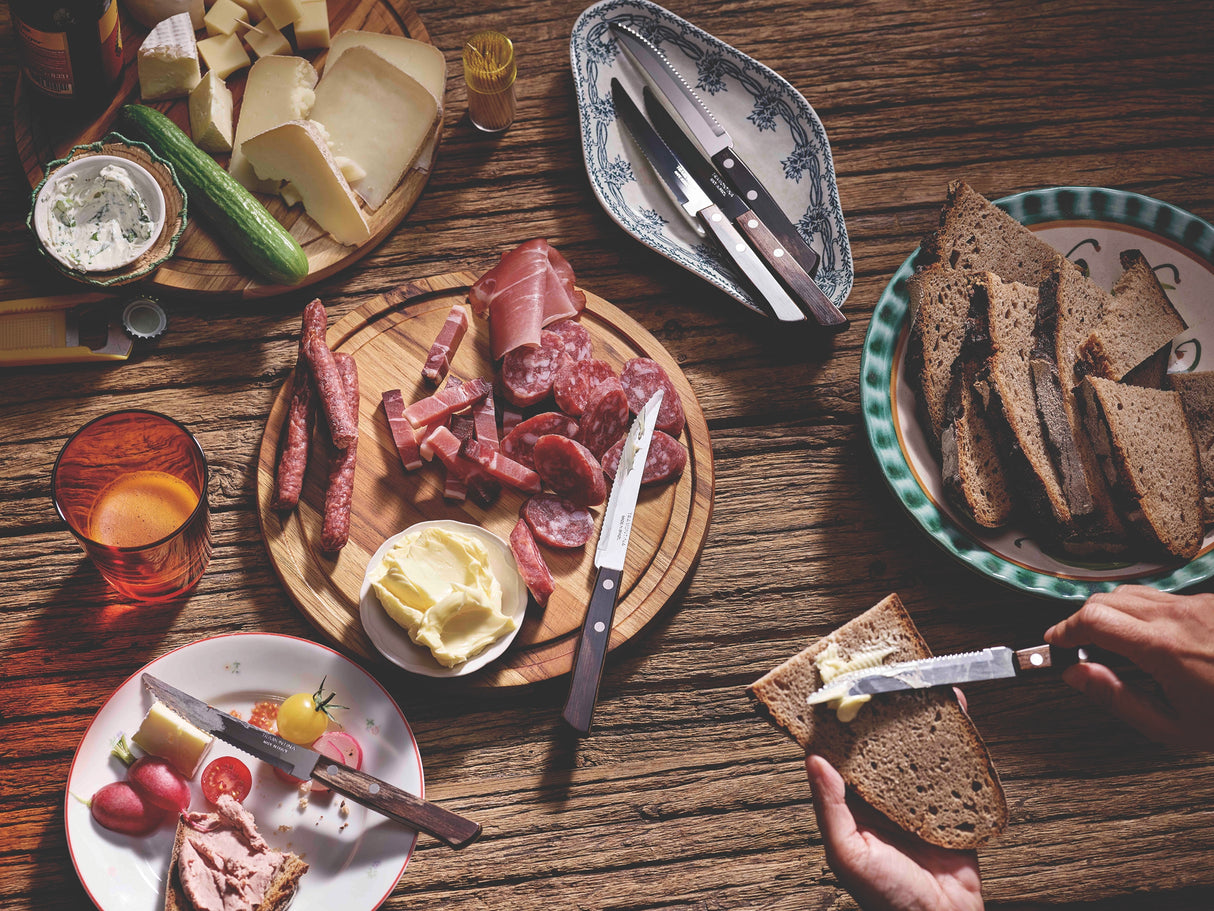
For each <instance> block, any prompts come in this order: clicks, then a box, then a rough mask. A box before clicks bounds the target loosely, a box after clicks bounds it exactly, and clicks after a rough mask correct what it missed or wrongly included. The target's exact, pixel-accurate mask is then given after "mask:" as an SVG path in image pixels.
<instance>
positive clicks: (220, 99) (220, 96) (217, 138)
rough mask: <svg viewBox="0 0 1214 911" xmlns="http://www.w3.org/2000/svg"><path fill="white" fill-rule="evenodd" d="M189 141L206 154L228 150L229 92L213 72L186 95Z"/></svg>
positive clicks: (230, 104)
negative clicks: (188, 110)
mask: <svg viewBox="0 0 1214 911" xmlns="http://www.w3.org/2000/svg"><path fill="white" fill-rule="evenodd" d="M190 138H191V139H193V140H194V144H195V145H196V146H198V148H200V149H204V150H205V151H207V152H230V151H232V90H231V89H229V88H228V87H227V85H226V84H225V83H224V81H223V80H222V79H220V78H219V74H218V73H216V72H215V71H214V70H211V71H210V72H208V73H207V74H206V75H205V76H203V77H202V82H200V83H198V85H197V86H196V87H195V89H194V91H192V92H190Z"/></svg>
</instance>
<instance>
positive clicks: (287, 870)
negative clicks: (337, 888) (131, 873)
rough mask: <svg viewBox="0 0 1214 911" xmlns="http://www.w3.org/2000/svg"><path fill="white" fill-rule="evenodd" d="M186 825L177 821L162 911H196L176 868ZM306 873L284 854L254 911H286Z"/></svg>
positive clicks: (300, 864) (298, 861) (296, 858)
mask: <svg viewBox="0 0 1214 911" xmlns="http://www.w3.org/2000/svg"><path fill="white" fill-rule="evenodd" d="M185 833H186V824H185V821H184V819H183V818H182V817H181V816H178V817H177V835H176V837H175V838H174V839H173V855H172V857H170V858H169V869H168V875H167V876H166V877H165V887H164V911H195V907H194V903H193V902H192V901H190V899H189V897H188V896H187V895H186V894H185V890H184V889H183V888H182V886H181V871H180V870H179V869H178V866H177V858H178V855H179V854H180V853H181V845H182V842H183V841H185ZM307 872H308V865H307V863H305V862H304V861H303V859H302V858H300V857H299V856H298V855H296V854H290V853H288V852H285V851H284V852H283V864H282V867H281V868H279V870H278V874H277V875H276V876H275V877H274V879H273V881H272V882H271V883H270V886H269V888H268V889H266V894H265V897H264V898H263V899H262V902H261V904H260V905H258V906H257V911H285V909H286V908H287V907H288V906H289V905H290V904H291V901H292V900H293V899H294V898H295V893H296V891H297V890H298V889H299V878H300V877H301V876H303V875H304V874H305V873H307Z"/></svg>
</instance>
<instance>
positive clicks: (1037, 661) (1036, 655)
mask: <svg viewBox="0 0 1214 911" xmlns="http://www.w3.org/2000/svg"><path fill="white" fill-rule="evenodd" d="M1029 664H1031V665H1032V666H1033V667H1041V665H1043V664H1045V656H1044V655H1042V654H1041V653H1040V652H1033V654H1031V655H1029Z"/></svg>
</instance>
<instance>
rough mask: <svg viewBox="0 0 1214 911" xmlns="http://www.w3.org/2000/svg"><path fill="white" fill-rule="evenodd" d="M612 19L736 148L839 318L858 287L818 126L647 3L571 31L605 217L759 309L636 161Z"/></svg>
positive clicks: (805, 111)
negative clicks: (614, 89)
mask: <svg viewBox="0 0 1214 911" xmlns="http://www.w3.org/2000/svg"><path fill="white" fill-rule="evenodd" d="M611 20H615V21H617V22H620V23H622V24H624V25H628V26H630V27H631V28H633V29H635V30H636V31H638V32H640V33H641V34H642V35H644V36H645V37H646V38H648V39H649V40H650V41H652V42H653V43H654V44H655V45H656V46H657V47H658V49H659V50H660V51H662V53H663V54H665V56H666V59H667V60H669V61H670V63H671V65H672V66H674V68H675V69H676V70H678V71H679V73H680V75H682V76H683V78H684V79H686V80H687V83H688V84H689V85H690V86H691V87H692V88H694V89H695V91H696V93H697V94H698V95H699V96H700V98H701V99H702V100H703V101H704V103H705V104H706V105H707V106H708V108H709V109H710V110H711V111H712V112H713V114H714V115H715V116H716V118H717V120H718V121H719V122H720V124H721V126H723V127H725V129H726V130H728V131H729V134H730V136H731V137H732V139H733V143H734V148H736V149H737V150H738V153H739V154H740V155H741V156H742V157H743V159H745V161H746V163H747V164H749V165H750V167H751V169H752V170H754V172H755V173H756V174H757V175H758V177H759V179H760V180H761V181H762V182H763V184H764V186H766V187H767V188H768V190H769V191H771V194H772V195H773V196H774V197H775V198H776V199H778V200H780V206H781V208H783V209H784V212H785V214H786V215H788V217H789V220H790V221H791V222H792V223H793V224H794V225H795V226H796V228H797V231H798V233H800V234H801V236H802V237H803V238H804V239H805V241H806V243H808V244H809V245H810V246H812V247H813V248H814V249H815V250H816V251H817V252H818V254H819V255H820V256H821V258H822V261H821V263H820V264H819V265H818V271H817V273H816V275H815V280H816V281H817V283H818V286H819V287H820V288H821V289H822V291H823V292H824V293H825V294H826V296H827V297H829V298H830V299H831V301H833V302H834V303H835V305H836V306H839V307H842V305H843V302H844V301H845V300H847V295H848V294H849V293H851V286H852V280H853V278H854V273H853V271H852V259H851V245H850V244H849V243H848V240H847V227H846V226H845V225H844V223H843V209H842V207H841V206H840V205H839V190H838V187H837V186H836V185H835V168H834V163H833V162H832V160H831V155H830V143H829V142H828V141H827V139H826V130H825V129H823V127H822V123H821V121H819V120H818V115H817V114H815V113H814V109H813V108H812V107H810V105H809V102H807V101H806V100H805V98H804V97H802V95H801V94H800V93H799V92H798V91H797V90H796V89H794V88H793V87H792V86H791V85H789V84H788V82H787V81H785V80H784V79H783V78H782V77H780V76H779V75H777V74H776V73H774V72H773V71H772V70H770V69H768V68H767V67H765V66H764V65H763V64H761V63H758V62H756V61H754V60H752V59H751V58H750V57H747V56H746V55H745V54H743V53H741V52H739V51H737V50H735V49H734V48H732V47H730V46H729V45H728V44H725V43H723V42H721V41H719V40H717V39H716V38H714V37H713V36H712V35H710V34H708V33H707V32H705V31H702V30H701V29H698V28H696V27H695V26H694V25H692V24H691V23H690V22H687V21H685V20H683V19H680V18H679V17H678V16H676V15H674V14H673V13H671V12H669V11H668V10H665V9H663V8H662V7H660V6H658V5H657V4H656V3H649V2H647V0H603V2H601V3H596V4H594V5H593V6H591V7H589V8H587V9H586V10H585V11H584V12H583V13H582V14H581V16H579V17H578V20H577V22H576V23H574V26H573V36H572V38H571V39H570V42H569V56H570V60H571V63H572V66H573V82H574V88H575V90H576V92H577V102H578V112H579V116H580V118H581V126H582V153H583V156H584V158H585V162H586V173H587V174H588V175H589V177H590V186H591V188H592V189H593V190H594V195H595V196H596V197H598V200H599V202H600V203H601V204H602V206H603V208H604V209H605V210H606V211H607V214H608V215H610V216H611V218H612V219H613V220H614V221H615V222H616V223H617V224H618V225H619V226H620V227H621V228H623V229H624V230H625V231H627V232H628V233H629V234H631V235H632V236H633V237H635V238H636V239H637V240H639V241H640V242H641V243H643V244H645V245H646V246H647V247H650V248H651V249H653V250H656V251H657V252H658V253H660V254H662V255H663V256H665V257H666V258H667V259H670V260H671V261H673V262H675V263H678V264H679V265H680V266H682V267H683V268H685V269H687V270H688V271H690V272H693V273H695V274H696V275H698V276H700V277H701V278H703V279H705V280H706V281H709V282H711V283H712V284H714V285H716V286H717V287H718V288H720V289H721V290H722V291H724V292H725V293H726V294H728V295H730V296H731V297H733V298H734V299H735V300H738V301H741V302H742V303H744V304H747V305H749V306H754V300H753V298H752V296H751V294H750V292H749V291H748V290H747V288H746V287H745V286H744V285H743V284H742V283H741V282H740V281H739V279H738V277H737V274H736V273H735V272H733V271H732V269H731V267H730V266H728V265H727V264H726V263H727V260H726V259H725V257H724V255H723V254H721V253H720V252H719V251H718V250H717V249H716V248H715V246H714V245H713V244H712V243H711V242H709V241H708V240H706V239H705V238H704V237H703V236H701V234H700V233H699V232H698V231H697V229H696V228H695V227H693V223H692V222H691V221H690V220H689V219H688V218H687V217H685V215H684V213H683V210H682V209H680V208H679V207H678V206H676V205H675V203H674V202H673V201H672V200H671V199H670V197H669V196H668V195H667V194H666V191H665V189H664V188H663V186H662V184H661V183H660V182H659V180H658V178H657V177H655V176H654V175H653V173H652V172H651V171H650V169H649V167H648V166H647V165H646V164H645V162H644V159H643V158H641V153H640V151H639V150H638V149H637V148H636V147H635V146H634V145H633V144H631V141H630V140H626V139H625V138H624V137H623V136H622V135H621V128H620V127H619V126H618V125H617V124H616V119H615V108H614V106H613V105H612V102H611V79H612V77H615V78H617V79H619V80H620V82H621V83H622V84H623V86H624V88H626V89H627V90H628V92H629V94H631V95H632V96H633V98H634V99H636V100H637V102H638V103H639V102H640V98H641V88H642V86H643V85H644V84H645V81H644V77H643V75H642V74H641V71H640V70H639V69H637V67H636V66H635V65H633V63H632V61H631V60H629V59H627V57H626V55H624V54H623V52H622V51H620V49H619V47H618V46H617V45H616V43H615V39H614V38H613V37H612V35H611V32H610V31H609V29H608V22H610V21H611Z"/></svg>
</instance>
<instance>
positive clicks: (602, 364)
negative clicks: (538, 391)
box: [552, 358, 619, 417]
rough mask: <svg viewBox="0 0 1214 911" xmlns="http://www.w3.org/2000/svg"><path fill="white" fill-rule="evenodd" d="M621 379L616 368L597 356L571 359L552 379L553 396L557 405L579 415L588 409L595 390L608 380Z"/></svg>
mask: <svg viewBox="0 0 1214 911" xmlns="http://www.w3.org/2000/svg"><path fill="white" fill-rule="evenodd" d="M613 379H619V377H617V376H616V372H615V368H614V367H612V366H611V365H610V364H609V363H607V362H606V361H600V360H597V359H595V358H590V359H589V360H581V361H571V362H570V363H568V364H567V365H565V367H564V368H562V369H561V371H560V372H559V373H558V374H557V375H556V377H555V378H554V379H553V381H552V396H553V398H555V399H556V407H557V408H559V409H561V411H563V412H565V414H571V415H573V416H574V417H578V416H579V415H580V414H582V412H584V411H585V410H586V406H587V405H588V404H589V403H590V399H591V397H592V396H593V395H594V392H595V390H597V389H598V388H599V386H601V385H602V384H603V383H605V382H607V381H608V380H613Z"/></svg>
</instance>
